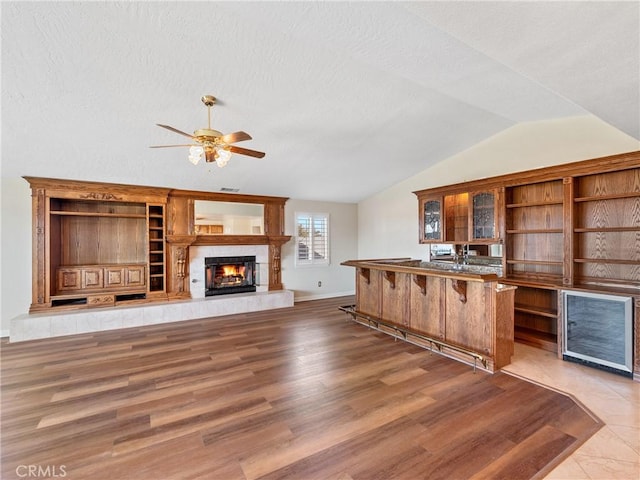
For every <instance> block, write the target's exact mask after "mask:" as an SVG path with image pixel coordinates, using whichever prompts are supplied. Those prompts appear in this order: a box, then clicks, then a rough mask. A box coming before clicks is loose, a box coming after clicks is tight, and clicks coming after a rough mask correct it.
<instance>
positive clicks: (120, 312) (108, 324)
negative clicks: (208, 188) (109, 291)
mask: <svg viewBox="0 0 640 480" xmlns="http://www.w3.org/2000/svg"><path fill="white" fill-rule="evenodd" d="M292 306H293V291H291V290H279V291H272V292H256V293H238V294H234V295H223V296H219V297H207V298H195V299H191V300H184V301H176V302H168V303H162V304H157V303H156V304H145V305H136V306H130V307H129V306H127V307H117V308H100V309H87V310H76V311H71V312H60V313H51V314H50V313H46V314H42V313H38V314H33V315H20V316H18V317H15V318H14V319H12V320H11V329H10V331H9V341H10V342H22V341H26V340H36V339H39V338H50V337H59V336H64V335H75V334H82V333H90V332H100V331H104V330H115V329H119V328H130V327H140V326H142V325H156V324H161V323H170V322H180V321H184V320H195V319H198V318H207V317H219V316H222V315H231V314H235V313H246V312H257V311H261V310H271V309H275V308H286V307H292Z"/></svg>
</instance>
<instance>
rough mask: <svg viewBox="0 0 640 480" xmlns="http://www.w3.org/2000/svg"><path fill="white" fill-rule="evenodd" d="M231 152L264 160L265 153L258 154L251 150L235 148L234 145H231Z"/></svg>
mask: <svg viewBox="0 0 640 480" xmlns="http://www.w3.org/2000/svg"><path fill="white" fill-rule="evenodd" d="M229 151H230V152H233V153H239V154H240V155H248V156H250V157H256V158H262V157H264V155H265V154H264V153H263V152H258V151H257V150H249V149H248V148H241V147H234V146H233V145H229Z"/></svg>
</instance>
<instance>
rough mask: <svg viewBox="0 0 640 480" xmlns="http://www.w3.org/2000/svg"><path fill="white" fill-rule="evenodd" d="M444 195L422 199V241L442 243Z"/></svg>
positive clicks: (420, 221)
mask: <svg viewBox="0 0 640 480" xmlns="http://www.w3.org/2000/svg"><path fill="white" fill-rule="evenodd" d="M442 221H443V214H442V197H431V198H429V197H427V198H422V199H420V219H419V224H420V243H442V242H443V241H444V238H443V236H442Z"/></svg>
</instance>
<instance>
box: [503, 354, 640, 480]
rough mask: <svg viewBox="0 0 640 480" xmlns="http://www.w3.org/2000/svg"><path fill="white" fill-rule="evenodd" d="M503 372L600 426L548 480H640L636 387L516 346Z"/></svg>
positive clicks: (638, 392)
mask: <svg viewBox="0 0 640 480" xmlns="http://www.w3.org/2000/svg"><path fill="white" fill-rule="evenodd" d="M504 371H506V372H510V373H513V374H515V375H519V376H521V377H524V378H528V379H530V380H532V381H534V382H537V383H540V384H542V385H546V386H548V387H551V388H555V389H558V390H560V391H562V392H565V393H568V394H570V395H572V396H573V397H574V398H576V399H577V400H578V401H580V402H581V403H582V404H583V405H584V406H585V407H587V408H588V409H589V410H591V412H592V413H594V414H595V415H596V416H598V417H599V418H600V420H602V421H603V422H604V424H605V426H604V427H603V428H602V429H600V431H598V432H597V433H596V434H595V435H594V436H593V437H591V438H590V439H589V440H587V442H585V444H584V445H582V446H581V447H580V448H579V449H578V450H576V452H575V453H574V454H573V455H571V456H570V457H569V458H567V459H566V460H565V461H564V462H563V463H561V464H560V465H559V466H558V467H556V469H555V470H553V471H552V472H551V473H550V474H549V475H547V477H545V478H546V479H547V480H574V479H576V480H577V479H580V480H582V479H584V480H587V479H599V480H613V479H624V480H627V479H628V480H639V479H640V382H633V381H632V380H631V379H629V378H625V377H622V376H620V375H615V374H612V373H608V372H604V371H601V370H598V369H594V368H590V367H585V366H583V365H578V364H575V363H571V362H564V361H562V360H559V359H558V358H557V357H556V356H555V355H554V354H552V353H551V352H546V351H543V350H540V349H537V348H532V347H529V346H526V345H521V344H518V343H516V351H515V355H514V356H513V358H512V363H511V364H510V365H509V366H508V367H506V368H504Z"/></svg>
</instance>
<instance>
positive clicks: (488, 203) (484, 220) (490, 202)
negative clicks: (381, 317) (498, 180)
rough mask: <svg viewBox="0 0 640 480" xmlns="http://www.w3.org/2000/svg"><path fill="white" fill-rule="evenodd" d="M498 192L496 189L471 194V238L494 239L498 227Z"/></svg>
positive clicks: (496, 235)
mask: <svg viewBox="0 0 640 480" xmlns="http://www.w3.org/2000/svg"><path fill="white" fill-rule="evenodd" d="M496 223H497V222H496V194H495V192H494V191H487V192H476V193H473V194H472V195H471V231H470V232H469V233H470V237H471V240H494V239H496V238H497V237H498V232H497V228H496Z"/></svg>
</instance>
